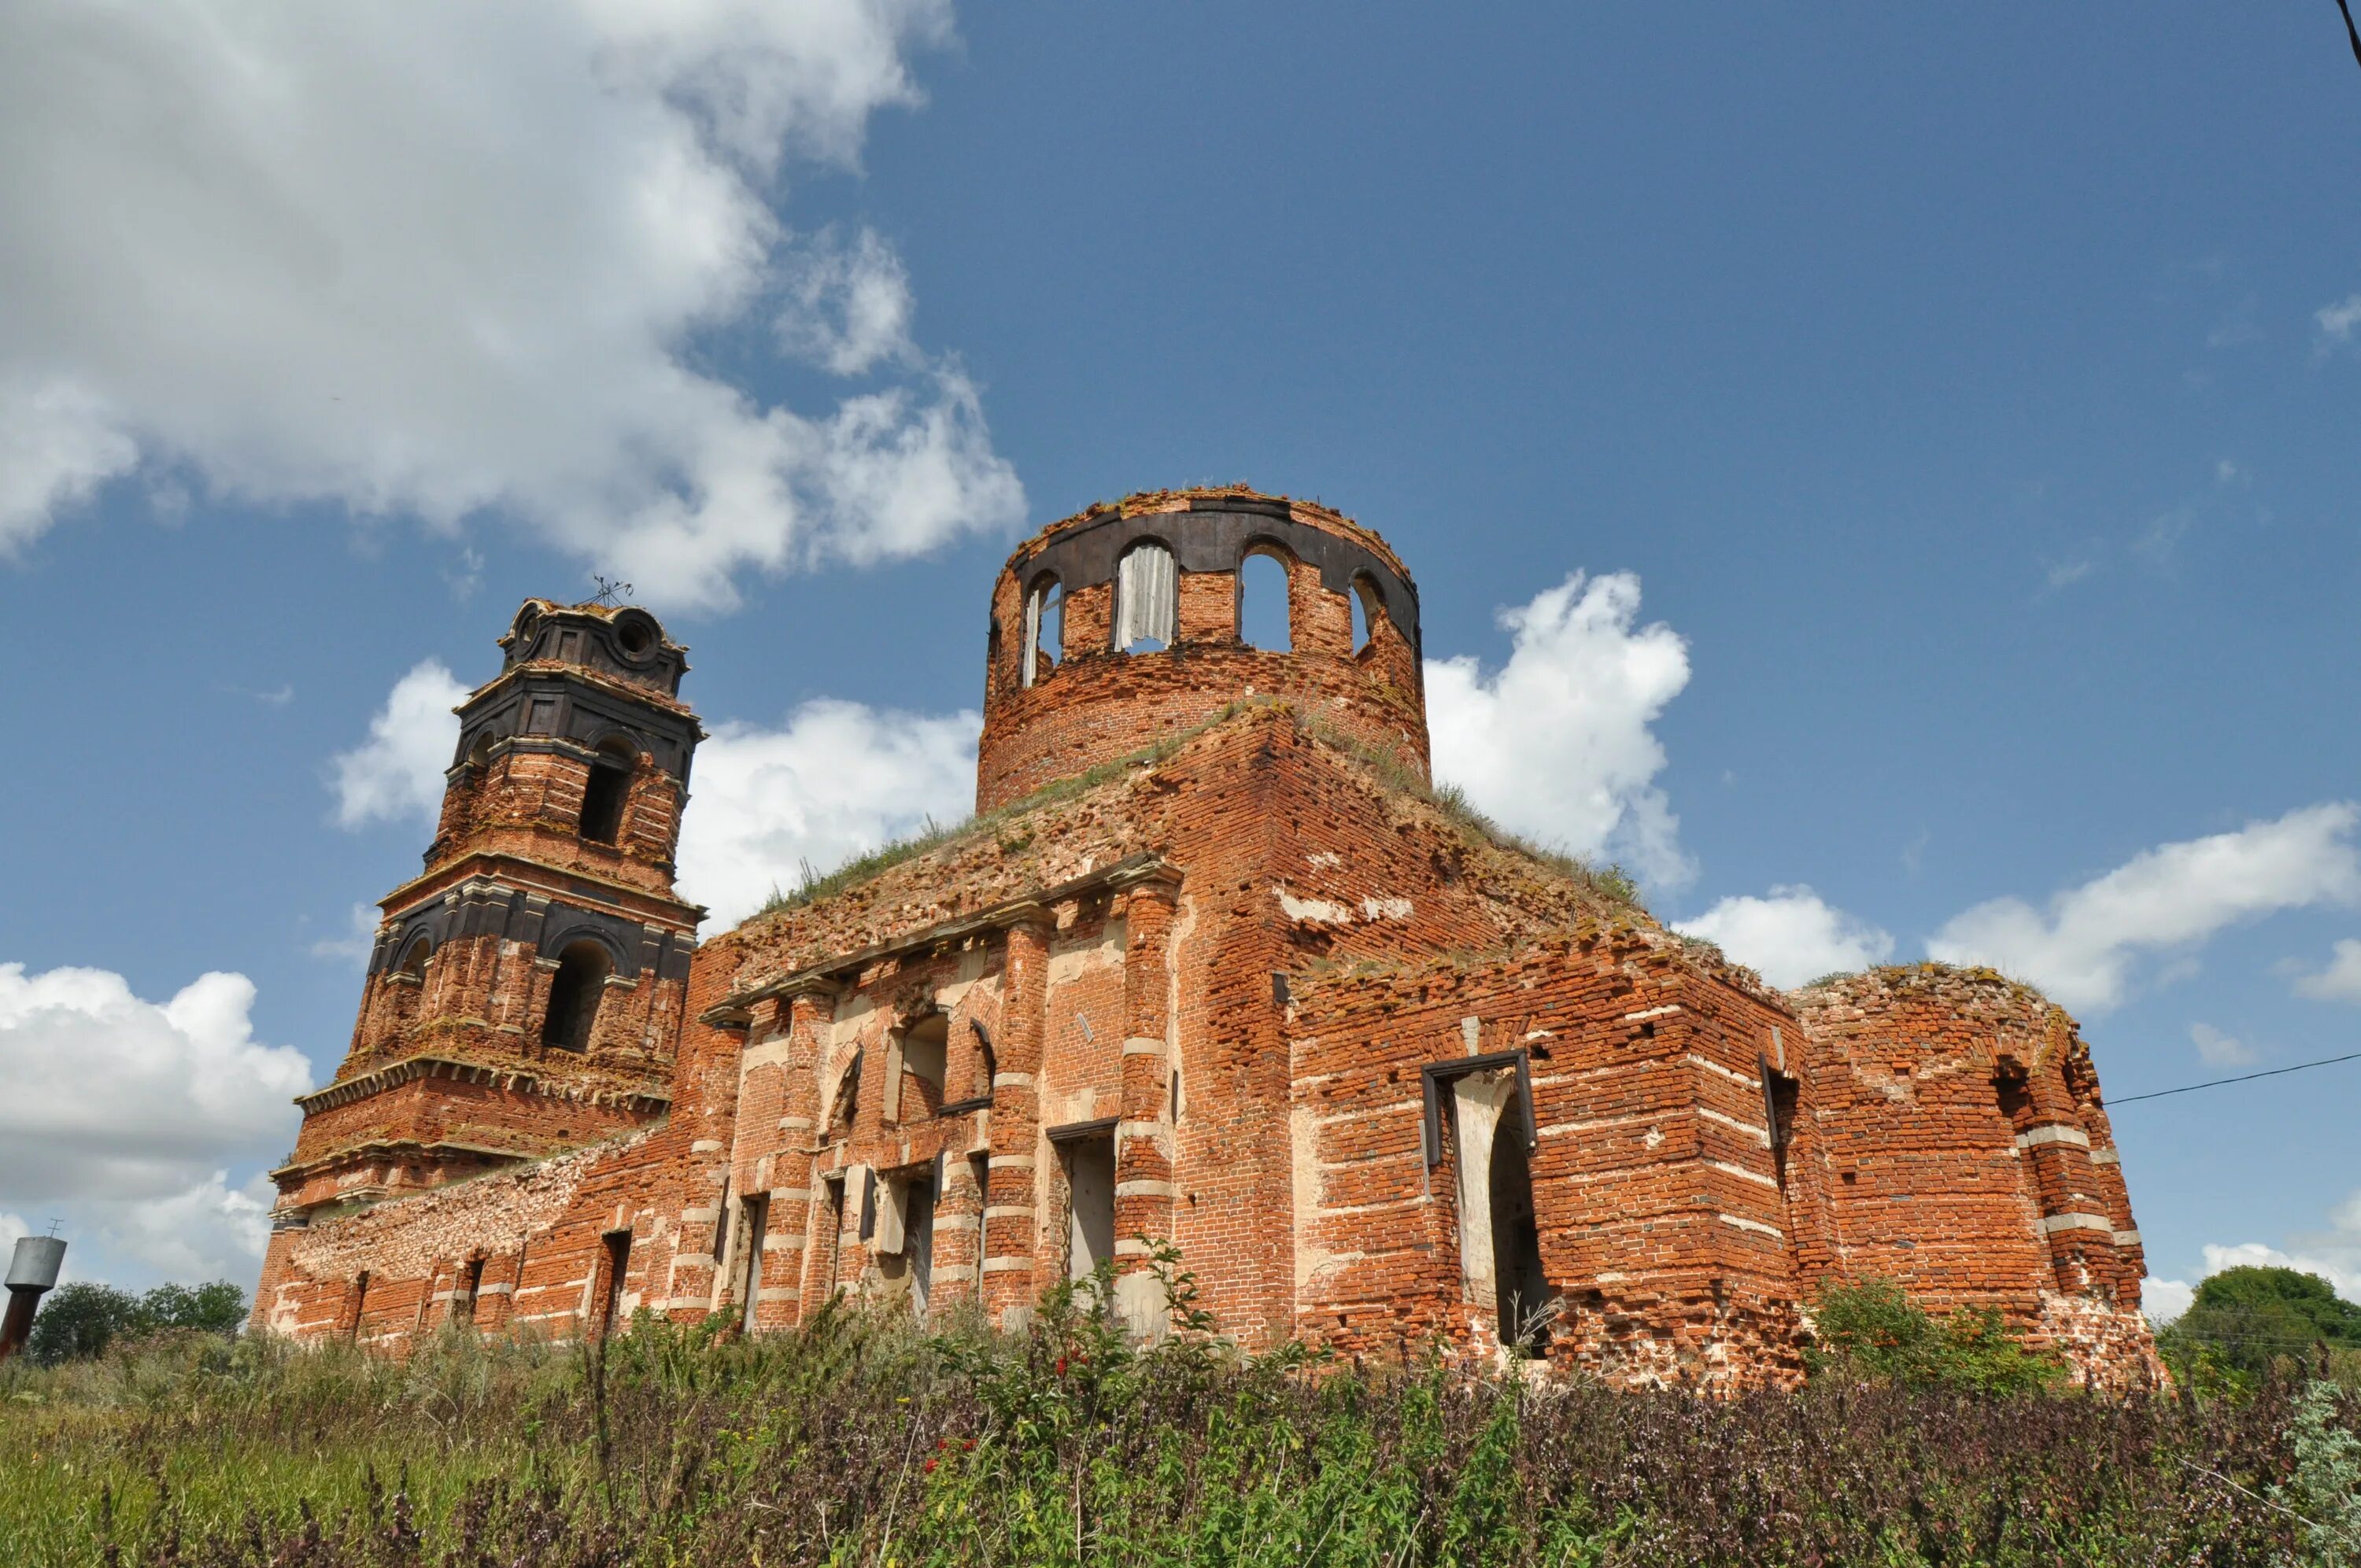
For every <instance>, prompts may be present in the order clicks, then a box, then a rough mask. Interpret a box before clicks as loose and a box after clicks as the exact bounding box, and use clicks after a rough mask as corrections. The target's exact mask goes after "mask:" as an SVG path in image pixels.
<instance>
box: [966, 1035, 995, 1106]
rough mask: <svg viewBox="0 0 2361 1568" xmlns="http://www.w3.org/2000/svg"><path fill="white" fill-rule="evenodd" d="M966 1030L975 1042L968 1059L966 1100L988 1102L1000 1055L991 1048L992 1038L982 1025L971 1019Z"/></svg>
mask: <svg viewBox="0 0 2361 1568" xmlns="http://www.w3.org/2000/svg"><path fill="white" fill-rule="evenodd" d="M967 1028H968V1033H969V1034H970V1035H971V1036H973V1037H974V1041H975V1051H974V1054H973V1055H972V1057H971V1058H970V1059H969V1075H970V1076H969V1079H968V1086H967V1092H968V1098H970V1099H971V1100H989V1099H991V1098H992V1080H993V1076H994V1074H995V1073H997V1072H998V1071H999V1070H1000V1055H999V1053H998V1052H997V1051H994V1049H993V1048H992V1036H990V1035H988V1034H986V1033H985V1032H984V1027H983V1025H982V1024H979V1023H977V1022H976V1021H975V1020H974V1019H972V1018H971V1019H969V1020H968V1025H967Z"/></svg>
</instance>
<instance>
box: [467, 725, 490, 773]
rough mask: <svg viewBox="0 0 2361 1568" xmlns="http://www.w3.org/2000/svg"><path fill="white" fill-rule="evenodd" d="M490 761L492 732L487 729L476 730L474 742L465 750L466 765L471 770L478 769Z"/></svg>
mask: <svg viewBox="0 0 2361 1568" xmlns="http://www.w3.org/2000/svg"><path fill="white" fill-rule="evenodd" d="M491 760H492V732H491V731H490V730H489V729H484V730H478V732H477V735H476V739H475V740H474V742H473V743H472V744H470V745H469V746H468V748H467V765H468V766H469V767H471V768H480V767H482V766H483V765H484V764H485V763H487V762H490V761H491Z"/></svg>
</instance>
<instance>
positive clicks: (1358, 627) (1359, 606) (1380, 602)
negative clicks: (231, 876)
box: [1353, 572, 1386, 653]
mask: <svg viewBox="0 0 2361 1568" xmlns="http://www.w3.org/2000/svg"><path fill="white" fill-rule="evenodd" d="M1385 612H1386V601H1385V600H1384V599H1383V598H1380V597H1378V585H1377V584H1375V583H1373V582H1371V581H1370V580H1369V577H1368V574H1367V573H1366V572H1365V573H1363V574H1361V575H1360V576H1356V577H1355V578H1354V579H1353V652H1356V653H1358V652H1364V651H1365V650H1366V649H1367V647H1368V646H1369V640H1370V639H1371V638H1372V637H1374V636H1376V635H1377V625H1378V617H1379V616H1381V615H1383V614H1385Z"/></svg>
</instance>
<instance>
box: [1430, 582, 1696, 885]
mask: <svg viewBox="0 0 2361 1568" xmlns="http://www.w3.org/2000/svg"><path fill="white" fill-rule="evenodd" d="M1639 616H1640V579H1639V578H1638V577H1636V576H1633V575H1631V573H1629V572H1615V573H1610V574H1609V575H1607V576H1598V577H1590V576H1585V575H1584V574H1582V573H1580V572H1576V573H1575V574H1573V575H1572V576H1568V577H1567V578H1566V579H1565V581H1564V582H1562V583H1560V584H1558V585H1557V586H1556V587H1551V588H1544V589H1543V590H1542V592H1541V593H1539V594H1538V595H1536V596H1534V598H1532V601H1531V602H1530V603H1527V604H1523V605H1519V606H1516V607H1513V608H1510V609H1503V610H1501V611H1500V612H1499V623H1500V625H1501V626H1502V627H1503V628H1504V629H1505V630H1508V631H1509V632H1510V637H1511V640H1512V641H1511V644H1510V654H1509V662H1508V663H1506V664H1504V665H1503V666H1501V667H1500V668H1499V670H1497V671H1493V672H1491V673H1490V674H1487V673H1486V672H1485V670H1484V669H1483V667H1482V665H1481V664H1480V663H1478V662H1477V659H1476V658H1475V657H1474V656H1472V655H1465V654H1463V655H1461V656H1460V657H1458V658H1455V659H1430V660H1428V661H1427V662H1426V707H1427V722H1428V727H1429V729H1430V730H1431V731H1432V735H1433V751H1434V759H1435V765H1434V772H1435V776H1436V778H1437V780H1438V781H1439V782H1441V783H1444V784H1457V785H1459V786H1460V787H1461V788H1463V789H1465V790H1466V792H1467V796H1468V799H1469V800H1471V801H1473V802H1474V803H1475V805H1476V806H1477V807H1478V808H1480V809H1481V810H1483V811H1484V812H1486V813H1488V815H1490V816H1491V817H1494V818H1495V819H1497V820H1498V821H1499V822H1500V823H1501V824H1502V825H1503V826H1505V827H1507V828H1512V829H1514V830H1515V831H1517V832H1520V833H1523V834H1526V835H1529V836H1531V837H1532V838H1534V839H1542V840H1544V841H1547V842H1550V843H1553V844H1556V845H1559V846H1562V847H1564V848H1565V849H1566V850H1571V851H1572V852H1574V853H1576V854H1579V855H1585V856H1593V857H1601V858H1609V859H1615V860H1620V861H1624V862H1625V863H1627V864H1629V865H1630V866H1631V868H1632V869H1633V870H1634V871H1636V872H1638V873H1639V874H1640V875H1641V876H1642V878H1644V879H1645V880H1647V881H1648V882H1650V883H1653V884H1654V885H1656V886H1659V887H1678V886H1682V885H1684V884H1686V883H1687V882H1688V881H1689V880H1690V879H1691V878H1692V877H1693V876H1694V875H1695V874H1696V872H1695V868H1694V867H1693V866H1692V864H1691V863H1690V861H1689V859H1688V857H1687V855H1686V854H1685V853H1684V852H1683V851H1682V850H1681V847H1680V834H1679V827H1680V824H1679V820H1678V819H1677V818H1676V817H1674V815H1673V812H1672V808H1671V806H1669V804H1668V803H1667V802H1666V800H1665V798H1664V791H1663V790H1662V789H1660V788H1659V787H1657V785H1656V783H1655V779H1656V775H1657V774H1658V773H1661V772H1662V771H1663V770H1664V746H1663V745H1662V744H1661V743H1660V742H1659V741H1658V740H1657V739H1656V736H1655V733H1654V731H1653V730H1652V729H1650V728H1649V726H1650V725H1652V724H1653V722H1654V721H1655V719H1656V718H1657V716H1658V715H1660V714H1662V713H1663V712H1664V707H1665V705H1666V704H1668V703H1670V702H1671V701H1672V700H1673V698H1674V697H1675V696H1679V695H1680V692H1681V688H1682V687H1684V686H1686V685H1688V679H1689V657H1688V645H1687V643H1686V642H1685V641H1682V639H1681V638H1680V636H1679V635H1678V634H1677V633H1675V631H1674V630H1672V628H1671V627H1669V626H1666V625H1664V623H1663V622H1661V621H1658V622H1655V623H1653V624H1652V625H1647V626H1642V625H1640V624H1638V622H1639Z"/></svg>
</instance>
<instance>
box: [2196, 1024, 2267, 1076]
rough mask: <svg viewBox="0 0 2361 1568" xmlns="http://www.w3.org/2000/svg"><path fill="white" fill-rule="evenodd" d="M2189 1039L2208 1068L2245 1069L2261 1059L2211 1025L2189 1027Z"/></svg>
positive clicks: (2244, 1043) (2236, 1038)
mask: <svg viewBox="0 0 2361 1568" xmlns="http://www.w3.org/2000/svg"><path fill="white" fill-rule="evenodd" d="M2189 1038H2190V1040H2191V1042H2192V1043H2193V1044H2194V1045H2195V1046H2196V1047H2197V1054H2198V1056H2199V1057H2201V1058H2203V1060H2204V1062H2205V1065H2206V1066H2208V1067H2246V1066H2247V1065H2249V1064H2250V1063H2253V1062H2257V1061H2260V1060H2261V1059H2262V1058H2261V1056H2260V1055H2259V1054H2258V1053H2257V1051H2256V1049H2255V1047H2252V1046H2250V1045H2248V1044H2247V1043H2246V1041H2244V1040H2242V1039H2239V1038H2238V1037H2237V1036H2235V1035H2225V1034H2224V1033H2223V1032H2222V1031H2221V1030H2219V1029H2217V1028H2215V1027H2214V1026H2213V1025H2211V1024H2191V1025H2189Z"/></svg>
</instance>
